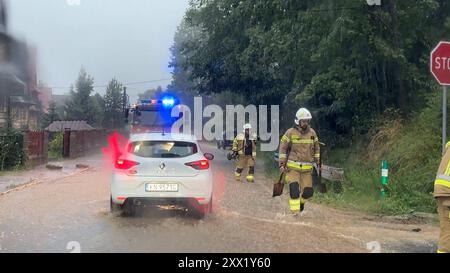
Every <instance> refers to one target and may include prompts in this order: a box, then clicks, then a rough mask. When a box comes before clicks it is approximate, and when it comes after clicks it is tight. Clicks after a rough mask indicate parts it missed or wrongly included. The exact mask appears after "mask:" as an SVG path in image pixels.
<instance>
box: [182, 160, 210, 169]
mask: <svg viewBox="0 0 450 273" xmlns="http://www.w3.org/2000/svg"><path fill="white" fill-rule="evenodd" d="M185 165H186V166H189V167H192V168H194V169H196V170H207V169H209V162H208V160H199V161H194V162H189V163H186V164H185Z"/></svg>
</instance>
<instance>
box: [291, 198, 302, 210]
mask: <svg viewBox="0 0 450 273" xmlns="http://www.w3.org/2000/svg"><path fill="white" fill-rule="evenodd" d="M289 207H290V209H291V210H292V211H300V199H289Z"/></svg>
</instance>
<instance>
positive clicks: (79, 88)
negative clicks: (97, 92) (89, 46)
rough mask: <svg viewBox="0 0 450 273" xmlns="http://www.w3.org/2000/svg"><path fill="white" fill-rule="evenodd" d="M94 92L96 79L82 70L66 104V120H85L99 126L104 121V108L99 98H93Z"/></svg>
mask: <svg viewBox="0 0 450 273" xmlns="http://www.w3.org/2000/svg"><path fill="white" fill-rule="evenodd" d="M93 91H94V79H93V78H92V77H91V76H90V75H88V74H87V73H86V71H85V70H84V69H83V68H82V69H81V70H80V74H79V75H78V79H77V81H76V83H75V87H73V86H72V88H71V91H70V95H71V97H70V99H69V101H68V102H67V103H66V109H65V110H66V119H69V120H85V121H87V122H88V123H89V124H90V125H99V124H101V121H102V117H103V116H102V107H101V100H100V101H99V98H98V97H99V96H94V97H93V96H91V93H92V92H93Z"/></svg>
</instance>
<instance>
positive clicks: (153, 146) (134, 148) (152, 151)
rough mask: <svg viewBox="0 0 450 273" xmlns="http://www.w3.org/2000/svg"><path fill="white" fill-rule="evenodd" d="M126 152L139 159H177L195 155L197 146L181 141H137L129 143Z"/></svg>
mask: <svg viewBox="0 0 450 273" xmlns="http://www.w3.org/2000/svg"><path fill="white" fill-rule="evenodd" d="M128 151H129V152H130V153H132V154H135V155H137V156H140V157H149V158H177V157H186V156H190V155H193V154H196V153H197V151H198V150H197V145H196V144H195V143H192V142H183V141H137V142H132V143H130V146H129V148H128Z"/></svg>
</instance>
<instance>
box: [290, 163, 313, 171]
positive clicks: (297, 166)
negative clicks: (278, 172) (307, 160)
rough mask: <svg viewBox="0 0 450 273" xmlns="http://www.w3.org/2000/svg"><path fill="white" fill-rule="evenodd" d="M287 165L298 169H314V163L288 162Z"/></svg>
mask: <svg viewBox="0 0 450 273" xmlns="http://www.w3.org/2000/svg"><path fill="white" fill-rule="evenodd" d="M287 166H288V167H290V168H293V169H296V170H312V168H313V166H312V165H305V166H300V165H297V164H295V163H288V164H287Z"/></svg>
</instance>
